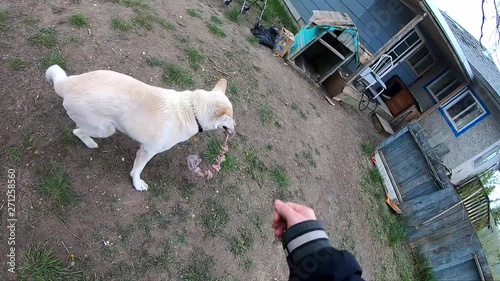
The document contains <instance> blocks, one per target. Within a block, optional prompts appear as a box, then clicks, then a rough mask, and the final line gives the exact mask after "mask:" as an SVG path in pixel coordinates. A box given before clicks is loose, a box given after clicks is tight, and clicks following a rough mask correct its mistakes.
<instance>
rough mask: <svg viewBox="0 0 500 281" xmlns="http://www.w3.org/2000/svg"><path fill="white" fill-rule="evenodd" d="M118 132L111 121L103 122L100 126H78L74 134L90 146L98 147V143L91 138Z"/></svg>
mask: <svg viewBox="0 0 500 281" xmlns="http://www.w3.org/2000/svg"><path fill="white" fill-rule="evenodd" d="M115 132H116V129H115V126H114V125H113V124H111V123H109V124H103V125H102V126H100V127H99V128H77V129H74V130H73V134H75V136H77V137H78V138H79V139H80V140H81V141H82V142H83V143H85V145H86V146H87V147H88V148H98V147H99V146H98V145H97V143H96V142H95V141H94V140H93V139H92V138H91V137H94V138H107V137H109V136H111V135H112V134H114V133H115Z"/></svg>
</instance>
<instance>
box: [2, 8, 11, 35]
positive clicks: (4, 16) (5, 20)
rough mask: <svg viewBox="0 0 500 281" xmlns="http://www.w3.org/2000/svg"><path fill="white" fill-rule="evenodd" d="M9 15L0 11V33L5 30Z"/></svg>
mask: <svg viewBox="0 0 500 281" xmlns="http://www.w3.org/2000/svg"><path fill="white" fill-rule="evenodd" d="M8 15H9V13H8V12H7V10H0V31H6V30H7V26H8V25H7V16H8Z"/></svg>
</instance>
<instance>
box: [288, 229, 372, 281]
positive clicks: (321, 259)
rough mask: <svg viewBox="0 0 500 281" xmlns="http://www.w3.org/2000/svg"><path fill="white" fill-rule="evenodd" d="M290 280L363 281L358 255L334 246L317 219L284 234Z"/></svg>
mask: <svg viewBox="0 0 500 281" xmlns="http://www.w3.org/2000/svg"><path fill="white" fill-rule="evenodd" d="M282 241H283V249H284V251H285V256H286V259H287V262H288V266H289V267H290V281H313V280H314V281H323V280H324V281H363V279H362V278H361V274H362V270H361V267H360V266H359V263H358V261H357V260H356V258H355V257H354V256H353V255H352V254H351V253H349V252H347V251H339V250H337V249H335V248H333V247H332V245H331V243H330V240H329V239H328V235H327V234H326V232H325V230H324V228H323V225H322V224H321V223H320V222H319V221H317V220H310V221H305V222H301V223H299V224H296V225H294V226H292V227H291V228H289V229H288V230H287V231H286V232H285V234H284V235H283V239H282Z"/></svg>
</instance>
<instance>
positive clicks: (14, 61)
mask: <svg viewBox="0 0 500 281" xmlns="http://www.w3.org/2000/svg"><path fill="white" fill-rule="evenodd" d="M9 67H10V69H12V70H15V71H18V70H22V69H24V68H26V62H25V61H24V59H23V58H21V57H13V58H11V59H10V60H9Z"/></svg>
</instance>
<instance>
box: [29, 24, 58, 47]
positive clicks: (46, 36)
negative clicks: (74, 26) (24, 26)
mask: <svg viewBox="0 0 500 281" xmlns="http://www.w3.org/2000/svg"><path fill="white" fill-rule="evenodd" d="M28 40H29V41H30V42H31V44H33V45H38V46H43V47H47V48H54V47H56V46H57V35H56V30H55V29H54V28H52V27H44V28H41V29H40V30H39V31H38V32H37V33H36V34H34V35H32V36H30V37H29V38H28Z"/></svg>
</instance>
